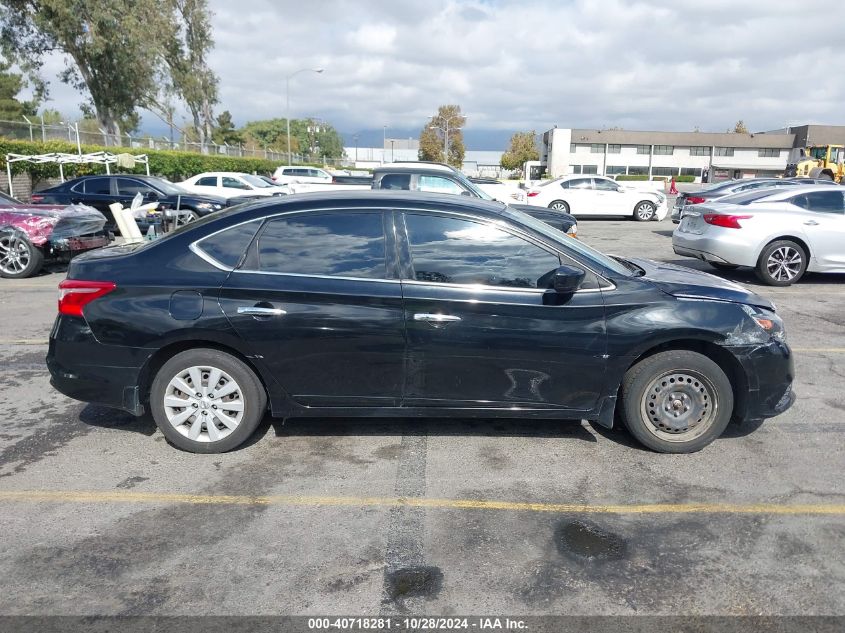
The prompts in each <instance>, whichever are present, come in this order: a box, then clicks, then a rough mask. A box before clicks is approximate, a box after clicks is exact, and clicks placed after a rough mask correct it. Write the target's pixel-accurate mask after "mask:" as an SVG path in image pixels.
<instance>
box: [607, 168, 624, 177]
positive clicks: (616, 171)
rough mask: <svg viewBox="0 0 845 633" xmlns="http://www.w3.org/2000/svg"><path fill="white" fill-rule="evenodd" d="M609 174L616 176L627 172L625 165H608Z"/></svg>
mask: <svg viewBox="0 0 845 633" xmlns="http://www.w3.org/2000/svg"><path fill="white" fill-rule="evenodd" d="M605 173H606V174H607V175H608V176H616V175H618V174H624V173H625V165H608V166H607V171H606V172H605Z"/></svg>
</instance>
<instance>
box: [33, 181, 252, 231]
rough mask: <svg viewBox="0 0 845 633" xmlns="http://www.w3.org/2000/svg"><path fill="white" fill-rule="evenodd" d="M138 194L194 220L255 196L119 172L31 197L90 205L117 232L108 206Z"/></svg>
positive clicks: (141, 223) (128, 201)
mask: <svg viewBox="0 0 845 633" xmlns="http://www.w3.org/2000/svg"><path fill="white" fill-rule="evenodd" d="M138 193H140V194H141V195H142V196H143V197H144V202H158V203H159V207H158V208H159V209H161V210H166V209H180V210H182V211H187V212H189V213H190V214H191V216H190V220H191V221H193V220H198V219H199V218H201V217H204V216H206V215H208V214H209V213H213V212H214V211H219V210H220V209H223V208H225V207H227V206H232V205H234V204H239V203H240V202H244V201H246V200H250V199H252V198H240V197H239V198H231V199H229V200H227V199H226V198H223V197H221V196H208V195H198V194H195V193H191V192H189V191H187V190H186V189H183V188H182V187H179V186H178V185H174V184H173V183H172V182H169V181H167V180H164V179H163V178H158V177H156V176H139V175H117V174H114V175H106V176H81V177H80V178H74V179H73V180H68V181H67V182H63V183H62V184H60V185H56V186H55V187H50V188H49V189H44V190H42V191H39V192H37V193H34V194H32V198H31V199H32V202H33V203H35V204H87V205H88V206H91V207H94V208H95V209H97V210H99V211H100V212H101V213H102V214H103V215H105V216H106V218H107V220H108V222H107V223H106V228H108V229H109V230H111V231H114V230H115V228H116V223H115V221H114V216H113V215H112V212H111V209H109V205H110V204H113V203H115V202H120V203H121V204H122V205H123V206H124V207H129V206H130V205H131V204H132V200H133V199H134V198H135V196H136V195H137V194H138ZM138 226H139V228H140V229H141V230H142V231H144V230H146V228H147V223H146V222H144V221H143V220H139V221H138Z"/></svg>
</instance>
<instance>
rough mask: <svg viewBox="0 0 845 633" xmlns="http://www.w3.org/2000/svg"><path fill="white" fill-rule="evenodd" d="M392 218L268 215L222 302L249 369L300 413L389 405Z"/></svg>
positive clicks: (397, 368)
mask: <svg viewBox="0 0 845 633" xmlns="http://www.w3.org/2000/svg"><path fill="white" fill-rule="evenodd" d="M391 218H392V214H390V213H386V214H385V212H382V211H380V210H339V211H314V212H306V213H287V214H283V215H279V216H276V217H273V218H270V219H268V220H267V221H266V223H265V224H264V226H263V227H262V228H261V230H260V231H259V233H258V235H257V236H256V238H255V239H254V240H253V243H252V245H251V246H250V249H249V251H248V253H247V256H246V258H245V261H244V262H243V263H242V264H241V266H240V267H239V268H238V269H236V270H235V271H233V272H232V274H231V275H230V276H229V278H228V279H227V281H226V283H225V284H224V286H223V288H222V291H221V294H220V305H221V307H222V308H223V312H224V313H225V314H226V316H227V317H228V319H229V321H230V322H231V324H232V326H233V327H234V329H235V330H236V331H237V332H238V334H239V335H240V336H241V337H242V338H243V339H244V340H245V341H246V343H247V344H248V345H249V346H250V347H251V349H252V351H253V354H254V355H255V356H254V358H256V362H259V363H261V364H262V365H263V368H264V369H265V370H266V371H268V372H270V373H271V374H272V375H273V376H275V378H276V379H277V380H278V382H279V383H280V384H281V386H282V388H283V389H284V390H285V391H286V392H287V393H288V394H289V395H290V397H291V398H292V399H293V400H294V401H296V402H297V403H299V404H301V405H306V406H397V405H398V404H399V400H400V397H401V389H402V367H403V353H404V349H405V332H404V327H405V326H404V316H403V306H402V292H401V284H400V282H399V280H398V278H397V276H396V273H395V263H394V259H395V258H394V257H392V256H389V254H391V253H394V252H395V250H394V246H393V244H394V241H393V239H392V236H393V230H392V225H390V230H389V231H387V232H385V228H384V226H385V222H387V223H391V222H392V219H391Z"/></svg>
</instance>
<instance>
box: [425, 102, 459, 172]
mask: <svg viewBox="0 0 845 633" xmlns="http://www.w3.org/2000/svg"><path fill="white" fill-rule="evenodd" d="M464 125H466V117H465V116H464V115H462V114H461V106H459V105H442V106H440V107H439V108H438V109H437V115H436V116H434V117H432V119H431V121H429V122H428V123H427V124H426V126H425V127H424V128H423V129H422V130H421V131H420V149H419V152H418V155H419V159H420V160H433V161H437V162H444V161H443V158H444V156H445V158H446V161H445V162H447V163H449V164H450V165H452V166H454V167H460V166H461V165H463V163H464V154H465V153H466V149H465V148H464V134H463V132H462V131H461V128H462V127H463V126H464ZM447 131H448V132H447ZM447 148H448V150H447Z"/></svg>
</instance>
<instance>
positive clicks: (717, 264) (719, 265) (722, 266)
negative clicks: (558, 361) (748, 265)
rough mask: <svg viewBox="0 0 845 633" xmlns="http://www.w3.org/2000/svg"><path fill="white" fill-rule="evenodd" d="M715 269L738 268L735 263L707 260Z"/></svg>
mask: <svg viewBox="0 0 845 633" xmlns="http://www.w3.org/2000/svg"><path fill="white" fill-rule="evenodd" d="M707 263H708V264H710V265H711V266H712V267H713V268H715V269H716V270H736V269H737V268H739V266H738V265H737V264H723V263H722V262H707Z"/></svg>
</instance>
